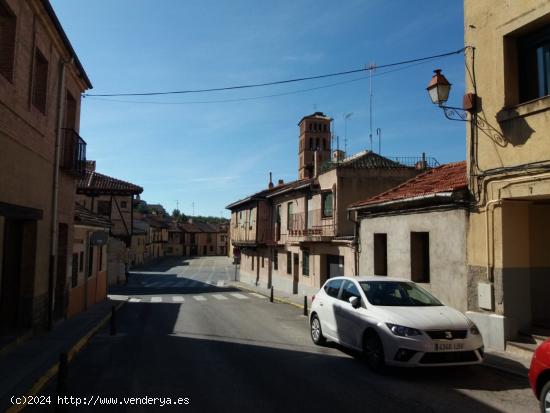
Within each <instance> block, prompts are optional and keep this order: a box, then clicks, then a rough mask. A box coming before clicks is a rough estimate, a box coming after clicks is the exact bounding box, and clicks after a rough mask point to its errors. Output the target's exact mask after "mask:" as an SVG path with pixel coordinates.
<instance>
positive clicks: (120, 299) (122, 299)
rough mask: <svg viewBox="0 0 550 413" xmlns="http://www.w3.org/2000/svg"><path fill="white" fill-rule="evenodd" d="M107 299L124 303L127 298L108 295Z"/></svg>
mask: <svg viewBox="0 0 550 413" xmlns="http://www.w3.org/2000/svg"><path fill="white" fill-rule="evenodd" d="M107 297H109V298H110V299H111V300H115V301H125V300H127V299H128V296H126V295H115V294H109V295H108V296H107Z"/></svg>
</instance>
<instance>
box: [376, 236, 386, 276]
mask: <svg viewBox="0 0 550 413" xmlns="http://www.w3.org/2000/svg"><path fill="white" fill-rule="evenodd" d="M374 275H388V235H387V234H374Z"/></svg>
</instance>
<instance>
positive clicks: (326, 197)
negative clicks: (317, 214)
mask: <svg viewBox="0 0 550 413" xmlns="http://www.w3.org/2000/svg"><path fill="white" fill-rule="evenodd" d="M321 202H322V204H323V218H330V217H332V192H324V193H323V194H322V195H321Z"/></svg>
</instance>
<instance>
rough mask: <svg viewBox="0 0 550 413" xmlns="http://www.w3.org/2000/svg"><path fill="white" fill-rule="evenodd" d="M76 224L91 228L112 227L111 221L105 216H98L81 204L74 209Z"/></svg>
mask: <svg viewBox="0 0 550 413" xmlns="http://www.w3.org/2000/svg"><path fill="white" fill-rule="evenodd" d="M74 223H75V224H77V225H79V224H80V225H87V226H91V227H102V228H105V227H110V226H111V221H110V220H109V218H107V217H104V216H103V215H99V214H96V213H95V212H93V211H90V210H89V209H87V208H84V207H83V206H82V205H80V204H78V203H77V204H75V207H74Z"/></svg>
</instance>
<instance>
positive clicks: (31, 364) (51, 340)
mask: <svg viewBox="0 0 550 413" xmlns="http://www.w3.org/2000/svg"><path fill="white" fill-rule="evenodd" d="M113 304H115V305H117V306H118V307H120V306H121V305H122V304H123V303H120V302H119V303H118V304H117V302H115V301H111V300H109V299H105V300H104V301H102V302H100V303H98V304H95V305H94V306H92V307H90V308H89V309H88V310H87V311H85V312H82V313H80V314H77V315H75V316H74V317H71V318H69V319H68V320H66V321H62V322H60V323H59V324H57V325H56V326H55V327H54V329H53V330H52V331H50V332H47V333H43V334H40V335H36V336H33V337H31V338H29V339H28V340H25V341H24V342H22V343H20V344H19V345H17V346H15V347H14V348H12V349H10V350H8V351H6V352H5V354H3V355H2V356H0V372H2V374H0V412H4V411H8V410H9V411H10V412H15V411H19V410H21V409H19V408H17V407H18V406H13V405H12V403H11V402H10V398H11V396H22V395H31V394H36V393H37V392H38V391H40V389H41V388H42V387H43V386H44V385H45V384H46V383H47V382H48V380H49V379H50V378H52V377H53V376H54V375H55V374H56V373H57V367H58V362H59V355H60V354H61V353H63V352H67V353H69V360H70V359H71V358H72V357H73V356H74V355H75V354H76V353H77V352H78V351H79V350H80V349H81V348H82V347H83V346H84V345H85V344H86V343H87V341H88V340H89V339H90V338H91V336H92V335H93V334H95V332H96V331H97V330H99V328H101V327H102V326H103V325H104V324H105V323H106V322H107V321H109V319H110V317H111V308H112V306H113ZM21 407H22V406H21Z"/></svg>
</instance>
